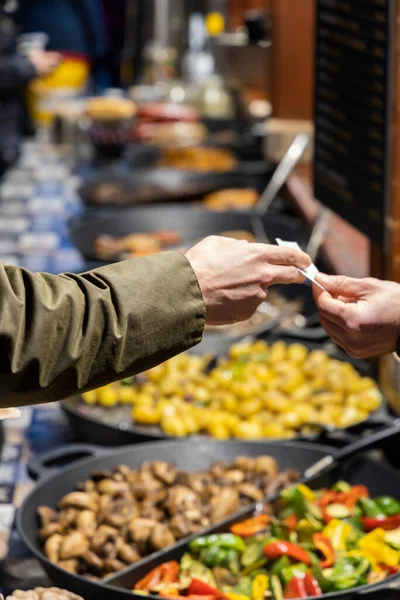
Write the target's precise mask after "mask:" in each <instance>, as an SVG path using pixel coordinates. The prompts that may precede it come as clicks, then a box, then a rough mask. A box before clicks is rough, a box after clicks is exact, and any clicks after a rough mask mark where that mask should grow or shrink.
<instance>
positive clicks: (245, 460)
mask: <svg viewBox="0 0 400 600" xmlns="http://www.w3.org/2000/svg"><path fill="white" fill-rule="evenodd" d="M234 464H235V467H236V468H237V469H240V470H241V471H245V472H246V471H254V470H255V466H256V459H255V458H251V457H250V456H237V457H236V458H235V462H234Z"/></svg>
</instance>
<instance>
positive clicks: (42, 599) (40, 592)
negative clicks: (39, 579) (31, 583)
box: [0, 587, 83, 600]
mask: <svg viewBox="0 0 400 600" xmlns="http://www.w3.org/2000/svg"><path fill="white" fill-rule="evenodd" d="M2 598H3V597H2V596H1V595H0V600H1V599H2ZM6 600H83V598H82V597H81V596H77V595H76V594H73V593H72V592H68V591H67V590H60V589H59V588H55V587H52V588H42V587H40V588H35V589H34V590H29V591H27V592H25V591H22V590H16V591H15V592H13V593H12V595H11V596H7V598H6Z"/></svg>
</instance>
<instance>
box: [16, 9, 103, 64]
mask: <svg viewBox="0 0 400 600" xmlns="http://www.w3.org/2000/svg"><path fill="white" fill-rule="evenodd" d="M101 1H102V0H19V3H20V23H21V29H22V32H23V33H33V32H38V31H40V32H43V33H46V34H47V35H48V36H49V43H48V49H49V50H53V51H57V52H61V53H62V54H64V55H67V56H73V57H76V58H81V59H83V60H85V61H87V62H90V63H93V62H94V61H96V60H98V59H100V58H102V57H103V56H104V54H105V52H106V33H105V28H104V23H103V13H102V4H101Z"/></svg>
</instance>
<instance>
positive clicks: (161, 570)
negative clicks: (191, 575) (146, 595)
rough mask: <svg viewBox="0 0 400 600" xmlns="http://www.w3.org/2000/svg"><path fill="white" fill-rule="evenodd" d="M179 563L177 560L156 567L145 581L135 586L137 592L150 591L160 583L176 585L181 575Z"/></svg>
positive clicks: (142, 580) (144, 578)
mask: <svg viewBox="0 0 400 600" xmlns="http://www.w3.org/2000/svg"><path fill="white" fill-rule="evenodd" d="M179 569H180V567H179V563H178V562H177V561H176V560H170V561H168V562H166V563H164V564H163V565H160V566H159V567H156V568H155V569H153V570H152V571H150V573H148V574H147V575H146V576H145V577H143V579H141V580H140V581H138V582H137V583H136V585H135V590H145V591H149V590H151V589H153V588H154V586H156V585H158V584H159V583H176V582H177V581H178V575H179Z"/></svg>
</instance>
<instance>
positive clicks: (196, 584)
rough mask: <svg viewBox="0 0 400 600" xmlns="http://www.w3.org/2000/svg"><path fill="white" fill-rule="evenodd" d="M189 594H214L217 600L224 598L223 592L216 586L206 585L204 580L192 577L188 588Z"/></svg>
mask: <svg viewBox="0 0 400 600" xmlns="http://www.w3.org/2000/svg"><path fill="white" fill-rule="evenodd" d="M188 595H189V596H214V598H216V599H217V600H220V599H222V598H224V599H225V598H226V596H225V594H224V593H223V592H220V591H219V590H217V589H216V588H214V587H212V586H211V585H208V583H206V582H205V581H201V580H200V579H192V581H191V582H190V585H189V589H188Z"/></svg>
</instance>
